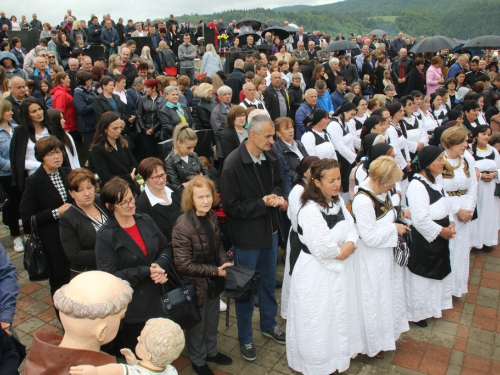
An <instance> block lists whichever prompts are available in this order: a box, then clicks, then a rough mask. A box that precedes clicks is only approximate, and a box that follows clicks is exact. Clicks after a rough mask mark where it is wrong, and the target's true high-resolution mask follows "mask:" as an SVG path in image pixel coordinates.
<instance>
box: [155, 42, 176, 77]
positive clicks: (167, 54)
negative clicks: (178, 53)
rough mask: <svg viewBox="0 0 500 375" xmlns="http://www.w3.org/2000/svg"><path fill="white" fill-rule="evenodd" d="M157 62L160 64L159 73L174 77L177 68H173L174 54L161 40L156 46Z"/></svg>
mask: <svg viewBox="0 0 500 375" xmlns="http://www.w3.org/2000/svg"><path fill="white" fill-rule="evenodd" d="M158 48H159V49H158V60H159V62H160V72H161V73H165V74H166V75H169V76H172V77H175V76H176V75H177V67H176V66H175V54H174V51H172V50H171V49H170V47H169V46H168V44H167V42H165V41H164V40H162V41H161V42H160V44H159V45H158Z"/></svg>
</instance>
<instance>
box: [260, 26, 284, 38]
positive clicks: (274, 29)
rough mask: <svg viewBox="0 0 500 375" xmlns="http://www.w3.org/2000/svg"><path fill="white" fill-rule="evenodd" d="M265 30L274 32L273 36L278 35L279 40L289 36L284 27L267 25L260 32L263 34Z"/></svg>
mask: <svg viewBox="0 0 500 375" xmlns="http://www.w3.org/2000/svg"><path fill="white" fill-rule="evenodd" d="M267 32H270V33H271V34H274V35H275V36H279V37H280V39H281V40H283V39H286V38H288V37H289V36H290V33H289V32H288V31H286V30H285V29H284V28H282V27H278V26H273V27H268V28H267V29H265V30H264V31H263V32H262V34H264V35H265V34H266V33H267Z"/></svg>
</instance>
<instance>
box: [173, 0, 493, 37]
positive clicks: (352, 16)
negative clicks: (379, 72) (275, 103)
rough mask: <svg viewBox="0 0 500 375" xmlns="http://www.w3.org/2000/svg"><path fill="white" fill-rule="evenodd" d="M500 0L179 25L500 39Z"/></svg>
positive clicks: (354, 1) (304, 11)
mask: <svg viewBox="0 0 500 375" xmlns="http://www.w3.org/2000/svg"><path fill="white" fill-rule="evenodd" d="M499 14H500V0H417V1H415V0H370V1H366V0H344V1H340V2H335V3H330V4H324V5H317V6H307V5H296V6H284V7H280V8H275V9H264V8H256V9H244V10H229V11H225V12H221V13H213V14H204V15H200V14H190V15H182V16H178V17H176V18H177V19H178V20H179V21H189V22H191V23H198V22H199V21H200V20H205V21H208V20H213V19H216V18H217V19H218V18H219V17H223V18H224V21H225V22H228V21H229V20H232V19H241V18H243V17H254V18H257V19H259V20H261V21H263V22H265V21H267V20H269V19H278V20H280V21H283V20H288V21H290V22H293V23H295V24H297V25H302V26H304V28H305V29H306V30H307V31H311V30H321V31H323V30H326V31H327V32H328V33H329V34H337V33H339V32H342V33H343V34H348V33H351V32H352V33H354V34H366V33H368V32H369V31H370V30H372V29H375V28H381V29H384V30H385V31H387V32H388V33H389V36H391V37H392V36H394V35H395V34H397V32H399V31H403V32H404V33H405V34H407V35H417V36H418V35H421V34H423V35H426V36H428V35H448V36H450V37H454V38H459V39H469V38H473V37H475V36H479V35H485V34H500V22H498V15H499Z"/></svg>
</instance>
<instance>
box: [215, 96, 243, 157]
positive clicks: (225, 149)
mask: <svg viewBox="0 0 500 375" xmlns="http://www.w3.org/2000/svg"><path fill="white" fill-rule="evenodd" d="M246 123H247V114H246V110H245V108H243V107H242V106H240V105H235V106H233V107H232V108H231V109H230V110H229V112H228V113H227V128H226V131H225V132H224V135H223V136H222V141H221V146H222V155H224V157H228V156H229V154H230V153H231V152H233V150H236V149H237V148H238V146H239V145H240V143H241V142H243V141H244V140H245V139H246V138H248V131H247V130H246V129H245V125H246Z"/></svg>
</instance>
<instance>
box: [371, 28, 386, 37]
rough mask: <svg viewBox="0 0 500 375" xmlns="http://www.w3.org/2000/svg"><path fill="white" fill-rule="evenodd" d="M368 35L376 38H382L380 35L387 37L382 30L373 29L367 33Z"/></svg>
mask: <svg viewBox="0 0 500 375" xmlns="http://www.w3.org/2000/svg"><path fill="white" fill-rule="evenodd" d="M369 34H372V35H377V36H382V35H384V34H385V35H387V33H386V32H385V31H384V30H382V29H375V30H372V31H370V32H369Z"/></svg>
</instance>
